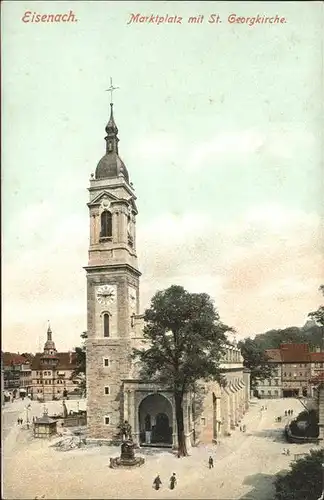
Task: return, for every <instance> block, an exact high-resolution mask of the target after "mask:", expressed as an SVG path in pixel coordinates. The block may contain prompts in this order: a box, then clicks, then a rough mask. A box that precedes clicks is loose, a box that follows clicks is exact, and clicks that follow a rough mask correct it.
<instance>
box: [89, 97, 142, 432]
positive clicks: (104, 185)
mask: <svg viewBox="0 0 324 500" xmlns="http://www.w3.org/2000/svg"><path fill="white" fill-rule="evenodd" d="M111 88H112V87H111ZM105 130H106V133H107V135H106V137H105V141H106V153H105V155H104V156H103V157H102V158H101V160H100V161H99V163H98V165H97V168H96V171H95V174H94V175H93V174H92V175H91V179H90V187H89V193H90V201H89V203H88V207H89V221H90V245H89V261H88V266H87V267H86V268H85V269H86V272H87V314H88V321H87V323H88V326H87V332H88V338H87V344H86V350H87V402H88V408H87V420H88V432H89V438H90V439H104V440H108V441H113V440H114V438H115V437H116V433H117V426H118V424H119V423H120V421H122V420H123V419H124V413H123V411H124V410H123V408H124V401H123V380H125V379H129V378H130V373H131V359H130V354H131V346H132V338H134V336H135V332H134V331H133V330H134V318H135V315H137V314H138V311H139V277H140V274H141V273H140V272H139V270H138V265H137V255H136V226H135V223H136V215H137V208H136V204H135V200H136V196H135V193H134V189H133V187H132V183H131V182H130V180H129V174H128V171H127V168H126V166H125V164H124V163H123V161H122V160H121V158H120V156H119V146H118V143H119V139H118V128H117V126H116V123H115V119H114V113H113V104H112V103H111V104H110V118H109V121H108V123H107V126H106V129H105Z"/></svg>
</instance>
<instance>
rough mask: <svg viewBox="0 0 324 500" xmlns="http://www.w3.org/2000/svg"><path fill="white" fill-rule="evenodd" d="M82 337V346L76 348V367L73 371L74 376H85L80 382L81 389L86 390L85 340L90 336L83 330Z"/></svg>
mask: <svg viewBox="0 0 324 500" xmlns="http://www.w3.org/2000/svg"><path fill="white" fill-rule="evenodd" d="M80 337H81V339H82V341H83V342H82V343H81V347H76V348H75V354H76V368H75V370H74V371H73V373H72V378H74V377H76V376H78V375H81V376H83V379H82V381H81V383H80V389H82V390H83V391H85V387H86V381H85V376H86V347H85V341H86V339H87V337H88V334H87V332H82V333H81V335H80Z"/></svg>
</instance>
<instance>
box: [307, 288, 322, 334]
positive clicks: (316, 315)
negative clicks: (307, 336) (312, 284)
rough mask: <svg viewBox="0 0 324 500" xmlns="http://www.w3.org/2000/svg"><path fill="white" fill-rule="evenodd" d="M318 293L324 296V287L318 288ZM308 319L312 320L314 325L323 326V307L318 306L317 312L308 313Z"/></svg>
mask: <svg viewBox="0 0 324 500" xmlns="http://www.w3.org/2000/svg"><path fill="white" fill-rule="evenodd" d="M319 289H320V291H321V292H322V294H323V295H324V285H321V286H320V287H319ZM308 316H309V317H310V318H312V319H313V320H314V321H316V323H318V324H319V325H321V326H322V327H323V326H324V306H320V307H319V308H318V309H317V311H313V312H311V313H309V315H308Z"/></svg>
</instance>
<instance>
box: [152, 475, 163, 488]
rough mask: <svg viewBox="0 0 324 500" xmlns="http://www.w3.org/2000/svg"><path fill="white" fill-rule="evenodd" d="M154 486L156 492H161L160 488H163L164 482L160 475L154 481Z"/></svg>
mask: <svg viewBox="0 0 324 500" xmlns="http://www.w3.org/2000/svg"><path fill="white" fill-rule="evenodd" d="M153 486H154V488H155V489H156V490H159V489H160V486H162V481H161V479H160V475H159V474H158V475H157V476H156V478H155V479H154V481H153Z"/></svg>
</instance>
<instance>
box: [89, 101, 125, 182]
mask: <svg viewBox="0 0 324 500" xmlns="http://www.w3.org/2000/svg"><path fill="white" fill-rule="evenodd" d="M105 130H106V132H107V137H105V141H106V143H107V149H106V154H105V156H103V157H102V158H101V160H100V161H99V163H98V165H97V168H96V174H95V177H96V179H112V178H116V177H117V178H118V177H119V176H120V175H123V176H124V178H125V180H126V181H127V182H129V176H128V171H127V168H126V166H125V164H124V162H123V161H122V160H121V159H120V157H119V155H118V142H119V139H118V128H117V125H116V123H115V119H114V111H113V103H110V118H109V121H108V123H107V125H106V128H105Z"/></svg>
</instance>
